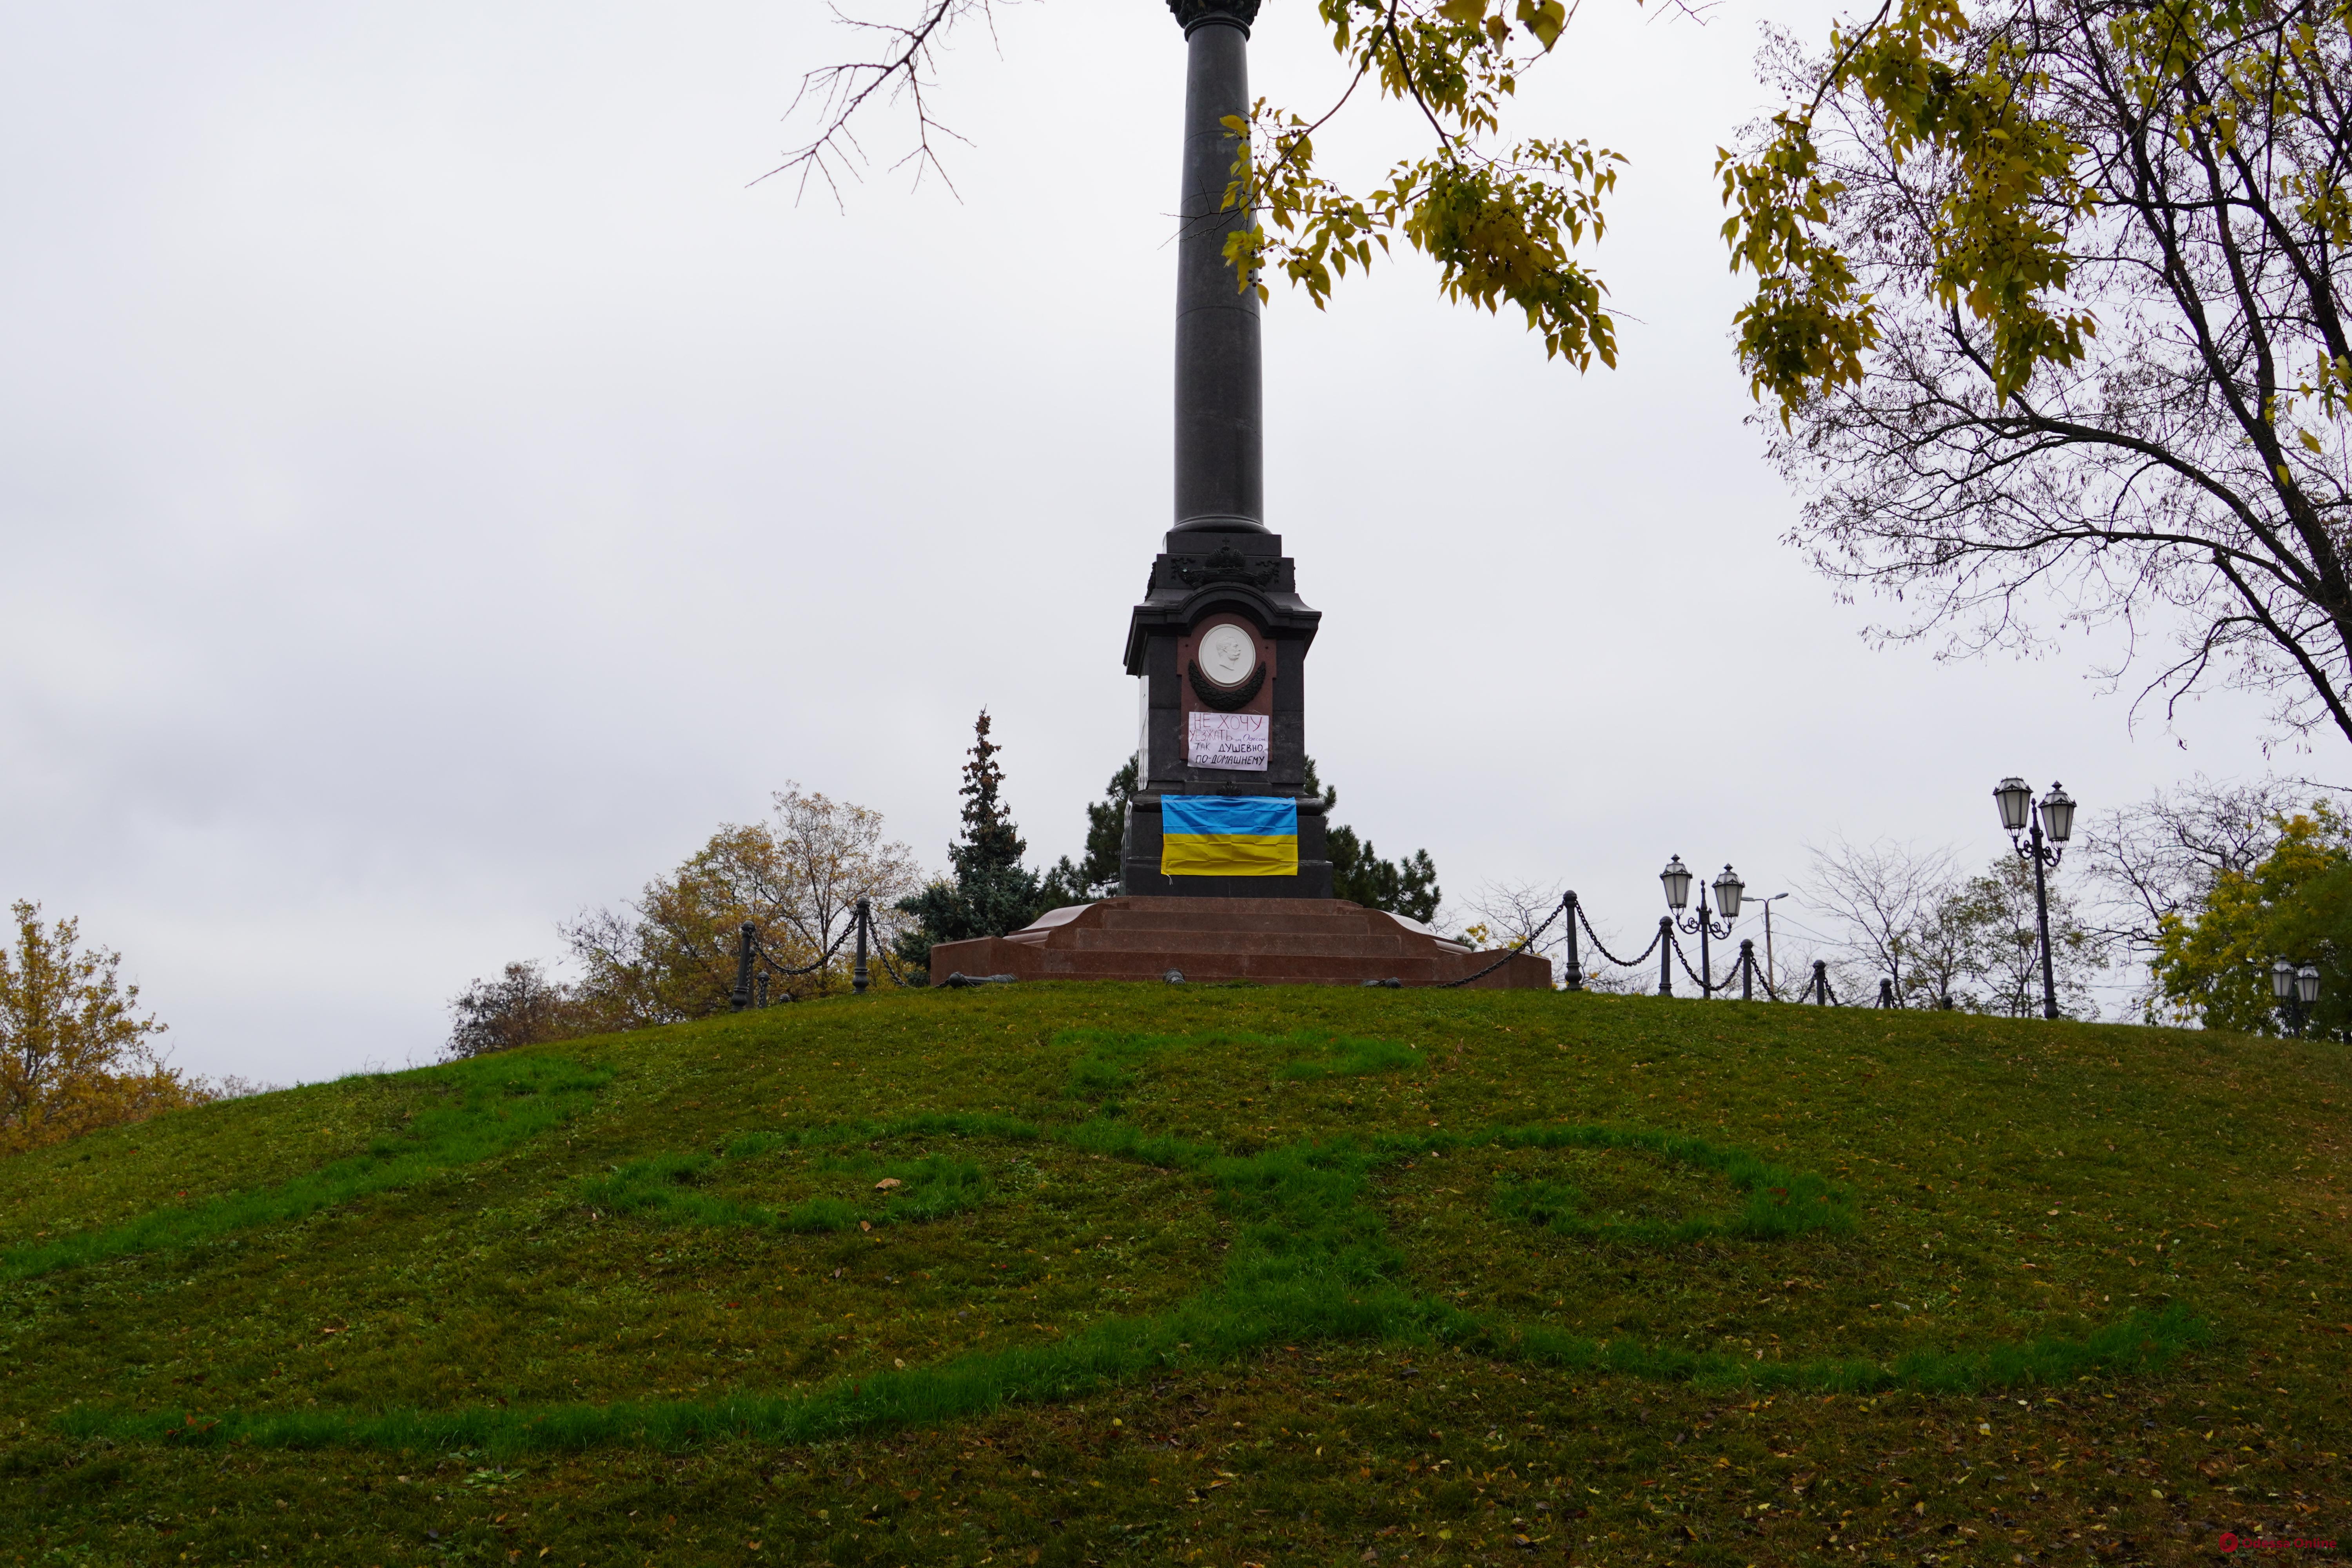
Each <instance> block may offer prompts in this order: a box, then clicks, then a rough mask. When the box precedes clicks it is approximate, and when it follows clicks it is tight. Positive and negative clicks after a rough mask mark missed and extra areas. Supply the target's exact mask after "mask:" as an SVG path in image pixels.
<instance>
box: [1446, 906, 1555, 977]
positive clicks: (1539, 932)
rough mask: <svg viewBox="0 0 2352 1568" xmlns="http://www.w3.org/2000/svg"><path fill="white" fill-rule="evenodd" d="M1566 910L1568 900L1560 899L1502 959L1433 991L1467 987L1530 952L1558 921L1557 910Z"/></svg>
mask: <svg viewBox="0 0 2352 1568" xmlns="http://www.w3.org/2000/svg"><path fill="white" fill-rule="evenodd" d="M1566 908H1568V900H1565V899H1562V900H1560V904H1559V910H1564V909H1566ZM1559 910H1552V912H1551V913H1549V914H1548V915H1546V916H1545V917H1544V923H1543V924H1541V925H1539V926H1538V927H1536V929H1535V930H1533V931H1529V932H1528V936H1527V940H1526V941H1525V942H1520V943H1519V944H1518V945H1517V946H1516V947H1514V948H1512V949H1511V950H1510V952H1507V953H1505V954H1503V956H1502V957H1500V958H1498V959H1496V960H1495V962H1494V963H1490V964H1488V965H1487V966H1486V968H1484V969H1482V970H1480V971H1479V972H1478V973H1475V974H1465V975H1464V976H1463V977H1462V978H1461V979H1459V980H1448V981H1446V982H1444V984H1440V985H1438V986H1436V987H1435V989H1437V990H1439V991H1451V990H1453V989H1454V987H1455V986H1457V985H1467V984H1470V983H1471V982H1472V981H1473V980H1484V979H1486V976H1488V975H1489V974H1492V973H1495V971H1496V970H1497V969H1500V968H1502V967H1503V965H1505V964H1507V963H1510V962H1511V960H1513V959H1515V958H1517V957H1518V956H1519V955H1520V954H1521V953H1523V952H1530V951H1532V950H1533V949H1534V947H1535V945H1536V943H1537V942H1540V941H1542V940H1543V933H1544V932H1546V931H1549V930H1551V922H1552V921H1556V920H1558V919H1559Z"/></svg>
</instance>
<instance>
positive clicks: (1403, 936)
mask: <svg viewBox="0 0 2352 1568" xmlns="http://www.w3.org/2000/svg"><path fill="white" fill-rule="evenodd" d="M1502 956H1503V955H1502V953H1500V952H1473V951H1472V950H1471V949H1469V948H1467V947H1465V946H1464V945H1462V943H1460V942H1449V941H1447V940H1446V939H1445V938H1444V937H1442V936H1439V935H1438V934H1437V933H1436V932H1435V931H1431V930H1430V929H1429V928H1428V927H1427V926H1424V925H1423V924H1421V923H1420V922H1419V921H1411V920H1406V919H1404V918H1402V916H1398V915H1391V914H1387V913H1384V912H1382V911H1381V910H1368V909H1366V908H1364V907H1363V906H1362V905H1361V904H1358V903H1351V902H1349V900H1346V899H1301V898H1296V897H1292V898H1247V897H1225V898H1210V899H1202V898H1197V897H1196V898H1117V899H1105V900H1102V901H1101V902H1099V903H1093V904H1073V905H1070V906H1069V907H1067V908H1066V909H1058V910H1049V911H1047V912H1046V913H1045V914H1043V915H1040V916H1039V917H1038V918H1037V920H1036V921H1034V922H1033V923H1032V924H1030V925H1028V926H1025V927H1024V928H1023V929H1022V930H1020V931H1014V932H1013V934H1012V935H1010V936H991V937H981V938H978V939H976V940H974V941H971V942H940V944H939V945H938V946H936V947H934V948H932V949H931V960H930V971H931V984H934V985H937V984H940V982H941V981H943V980H945V979H946V978H947V977H948V976H949V975H950V974H951V973H964V974H969V975H974V976H978V975H983V974H1010V975H1013V976H1014V977H1015V978H1017V979H1022V980H1160V979H1162V978H1164V977H1165V975H1166V974H1167V972H1168V971H1169V970H1171V969H1173V970H1176V971H1179V972H1180V973H1182V975H1183V976H1184V978H1185V979H1186V980H1187V981H1217V980H1255V981H1258V982H1261V983H1263V984H1269V985H1361V984H1364V983H1365V982H1366V981H1368V980H1399V981H1402V982H1403V983H1404V984H1407V985H1416V986H1420V985H1443V984H1445V983H1446V982H1447V981H1450V980H1459V979H1461V978H1462V977H1463V976H1465V975H1468V974H1475V973H1477V972H1478V971H1479V970H1481V969H1484V968H1486V965H1488V964H1490V963H1494V962H1495V961H1496V959H1497V958H1500V957H1502ZM1472 984H1473V985H1475V986H1476V987H1477V988H1479V989H1481V990H1546V991H1548V990H1549V989H1550V988H1551V961H1550V960H1549V959H1548V958H1540V957H1538V956H1536V955H1534V954H1532V953H1519V954H1517V955H1514V956H1513V957H1512V958H1511V959H1510V961H1509V962H1508V963H1505V964H1503V965H1502V966H1501V967H1500V968H1498V969H1496V971H1495V972H1494V973H1491V974H1488V975H1486V976H1485V977H1483V978H1481V979H1479V980H1476V981H1474V982H1472Z"/></svg>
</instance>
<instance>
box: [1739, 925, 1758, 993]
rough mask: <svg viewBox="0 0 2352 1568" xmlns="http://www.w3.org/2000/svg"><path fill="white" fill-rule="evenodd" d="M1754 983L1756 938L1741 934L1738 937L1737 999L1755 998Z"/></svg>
mask: <svg viewBox="0 0 2352 1568" xmlns="http://www.w3.org/2000/svg"><path fill="white" fill-rule="evenodd" d="M1755 984H1756V940H1755V938H1753V937H1745V936H1743V937H1741V938H1740V939H1739V999H1740V1000H1741V1001H1742V1002H1753V1001H1754V1000H1756V993H1755V991H1754V989H1753V987H1754V985H1755Z"/></svg>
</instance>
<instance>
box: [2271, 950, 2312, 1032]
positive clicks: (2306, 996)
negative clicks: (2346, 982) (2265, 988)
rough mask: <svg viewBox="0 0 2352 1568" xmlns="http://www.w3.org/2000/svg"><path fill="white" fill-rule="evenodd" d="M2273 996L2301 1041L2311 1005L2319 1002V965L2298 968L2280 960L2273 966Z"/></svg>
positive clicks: (2309, 964) (2307, 964)
mask: <svg viewBox="0 0 2352 1568" xmlns="http://www.w3.org/2000/svg"><path fill="white" fill-rule="evenodd" d="M2271 994H2272V995H2273V996H2274V997H2276V998H2277V999H2278V1003H2279V1005H2280V1006H2281V1007H2284V1009H2285V1010H2286V1018H2287V1026H2288V1027H2289V1028H2291V1029H2293V1030H2294V1034H2295V1037H2296V1038H2298V1039H2300V1038H2301V1037H2303V1025H2304V1019H2305V1016H2306V1015H2307V1013H2308V1011H2309V1009H2310V1007H2311V1005H2312V1004H2313V1003H2314V1002H2316V1001H2318V1000H2319V965H2317V964H2315V963H2306V964H2303V965H2301V966H2300V967H2298V966H2296V965H2294V964H2292V963H2288V962H2287V961H2286V960H2285V959H2284V958H2282V959H2280V960H2279V961H2278V962H2277V963H2273V964H2272V965H2271Z"/></svg>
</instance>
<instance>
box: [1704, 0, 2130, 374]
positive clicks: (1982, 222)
mask: <svg viewBox="0 0 2352 1568" xmlns="http://www.w3.org/2000/svg"><path fill="white" fill-rule="evenodd" d="M1830 44H1831V59H1832V63H1831V65H1830V66H1829V68H1828V70H1827V72H1826V75H1825V76H1824V78H1823V79H1822V82H1821V84H1820V91H1819V93H1818V95H1817V97H1816V100H1815V103H1816V104H1819V103H1821V102H1826V101H1830V100H1836V99H1840V98H1846V99H1850V100H1854V101H1856V103H1857V106H1858V108H1859V110H1860V112H1859V113H1858V114H1857V115H1856V116H1855V119H1856V121H1857V122H1858V123H1860V124H1862V125H1864V126H1865V127H1866V128H1867V132H1868V133H1870V134H1874V135H1875V136H1876V137H1877V139H1878V141H1879V142H1880V144H1881V145H1882V147H1883V148H1884V150H1885V152H1886V153H1887V154H1888V155H1889V156H1890V157H1891V159H1892V160H1893V161H1894V162H1895V163H1896V164H1898V165H1899V164H1901V163H1905V162H1907V161H1910V160H1913V159H1917V158H1933V159H1936V160H1939V161H1940V162H1941V163H1942V164H1943V166H1944V168H1945V170H1946V171H1947V172H1948V174H1949V176H1950V177H1949V178H1948V180H1946V181H1945V182H1943V184H1944V194H1943V195H1942V197H1941V205H1940V206H1939V208H1938V210H1937V213H1936V215H1935V218H1934V221H1933V222H1932V223H1931V224H1930V226H1929V233H1930V239H1931V243H1932V245H1933V250H1934V254H1933V257H1932V267H1931V278H1932V287H1933V289H1934V290H1935V292H1936V295H1937V300H1938V301H1939V302H1940V303H1941V304H1942V305H1944V306H1945V307H1946V308H1947V309H1956V308H1961V307H1965V309H1966V310H1968V312H1969V315H1970V316H1972V317H1973V318H1975V320H1976V321H1979V323H1981V324H1982V325H1983V326H1985V327H1986V328H1988V329H1990V341H1991V353H1990V370H1991V374H1992V380H1993V384H1994V388H1995V390H1996V392H1997V393H1998V394H1999V395H2002V396H2004V397H2006V396H2009V395H2014V394H2016V393H2018V392H2020V391H2021V390H2022V389H2023V387H2024V386H2025V384H2026V383H2027V382H2028V381H2029V380H2030V379H2031V378H2032V375H2033V374H2034V372H2035V371H2036V370H2037V369H2039V368H2040V367H2041V366H2042V365H2045V364H2068V363H2074V361H2076V360H2079V359H2080V358H2081V357H2082V356H2083V354H2084V351H2085V346H2086V342H2087V340H2088V339H2089V338H2090V337H2091V336H2092V335H2093V334H2094V333H2095V331H2097V324H2096V322H2095V321H2094V320H2093V319H2092V318H2091V316H2090V315H2089V314H2088V313H2087V312H2083V311H2064V310H2058V309H2053V306H2052V304H2051V303H2050V301H2051V300H2052V299H2053V297H2054V296H2056V295H2058V294H2059V293H2060V292H2061V291H2063V289H2064V288H2065V286H2066V283H2067V280H2068V278H2069V276H2070V274H2071V272H2072V268H2073V259H2072V258H2071V257H2070V256H2069V255H2068V253H2067V249H2066V241H2067V230H2068V226H2070V225H2071V223H2072V222H2073V221H2074V219H2077V218H2079V217H2081V216H2084V215H2085V214H2087V213H2088V212H2089V211H2090V210H2091V209H2092V207H2093V206H2094V205H2095V202H2096V199H2097V198H2096V195H2095V192H2093V191H2092V190H2091V189H2090V187H2089V186H2088V185H2086V184H2084V183H2083V181H2082V180H2081V178H2080V177H2079V176H2078V175H2077V174H2076V165H2077V161H2078V160H2079V159H2080V158H2081V156H2082V155H2083V153H2084V149H2083V148H2082V147H2081V146H2079V145H2078V144H2076V143H2075V142H2074V141H2073V139H2072V138H2071V137H2070V136H2069V135H2068V134H2067V132H2066V130H2065V128H2064V126H2063V125H2062V124H2061V123H2059V121H2057V120H2055V119H2054V118H2045V117H2043V116H2042V115H2040V114H2039V113H2037V112H2036V111H2035V110H2034V107H2033V103H2034V95H2035V93H2036V92H2037V91H2038V90H2039V89H2042V87H2043V86H2045V85H2046V83H2045V82H2044V80H2043V79H2042V77H2040V76H2039V75H2038V74H2037V73H2036V72H2034V71H2033V70H2032V68H2030V65H2029V63H2028V62H2027V61H2026V60H2025V59H2024V58H2023V57H2022V56H2021V54H2019V53H2018V52H2017V51H2014V50H2012V49H2011V47H2009V46H2008V45H2007V44H2006V43H2005V42H2004V41H2003V40H2002V39H2000V38H1999V37H1994V38H1992V39H1991V40H1990V42H1989V43H1986V44H1984V45H1983V46H1982V47H1980V48H1979V49H1978V50H1977V52H1976V58H1970V46H1971V37H1970V32H1969V22H1968V18H1967V16H1966V15H1965V13H1963V12H1962V11H1961V9H1960V7H1959V5H1958V4H1957V3H1955V0H1888V4H1887V5H1886V7H1885V9H1883V10H1882V11H1881V12H1880V13H1879V16H1878V17H1877V18H1876V19H1875V20H1874V21H1873V22H1872V23H1871V24H1870V25H1869V26H1865V27H1864V29H1862V31H1861V32H1859V33H1857V34H1855V35H1853V36H1852V37H1847V36H1845V35H1844V34H1843V32H1842V31H1833V32H1832V35H1831V39H1830ZM1814 112H1815V110H1814V108H1812V107H1807V108H1805V109H1802V110H1790V111H1786V112H1783V113H1781V114H1779V115H1776V116H1775V117H1774V118H1773V119H1772V121H1771V122H1770V126H1771V130H1770V133H1769V135H1768V137H1767V138H1766V140H1765V142H1764V143H1763V145H1762V146H1761V147H1759V148H1758V149H1757V150H1756V151H1755V152H1754V153H1752V154H1750V155H1749V156H1747V157H1744V158H1743V157H1740V156H1738V155H1736V154H1734V153H1729V152H1725V151H1720V150H1718V152H1717V158H1716V167H1717V173H1718V174H1720V175H1721V176H1722V180H1723V200H1724V205H1727V206H1728V207H1730V208H1731V209H1732V216H1731V217H1730V218H1729V219H1728V220H1727V222H1726V223H1725V224H1724V226H1723V234H1724V238H1725V240H1726V242H1727V244H1728V245H1729V247H1730V249H1731V258H1732V269H1733V270H1734V271H1738V270H1739V269H1741V268H1747V269H1748V270H1750V271H1752V272H1754V273H1755V274H1756V278H1757V289H1756V295H1755V298H1754V299H1753V300H1751V301H1750V302H1749V303H1748V305H1746V306H1745V307H1743V308H1742V309H1741V310H1740V311H1739V313H1738V316H1737V317H1736V318H1735V325H1736V327H1737V329H1738V345H1739V354H1740V361H1741V363H1742V365H1743V367H1744V368H1745V369H1746V370H1747V371H1748V374H1749V378H1750V379H1749V386H1750V389H1751V391H1753V393H1754V394H1755V395H1756V396H1757V397H1759V399H1760V398H1762V397H1764V396H1766V395H1770V396H1772V397H1774V398H1776V399H1777V400H1778V401H1779V402H1780V407H1781V414H1782V418H1783V420H1784V421H1785V420H1786V418H1787V416H1788V414H1789V411H1790V409H1791V408H1792V407H1793V406H1795V405H1799V404H1801V403H1802V402H1804V401H1805V400H1806V399H1808V398H1811V397H1814V396H1818V395H1822V394H1824V393H1827V392H1830V391H1832V390H1834V389H1836V388H1837V387H1839V386H1843V385H1853V384H1858V383H1859V382H1860V381H1861V379H1862V376H1863V355H1864V353H1866V352H1867V351H1868V350H1869V349H1870V347H1871V346H1872V345H1873V344H1874V343H1875V342H1877V339H1878V329H1877V324H1876V321H1875V319H1874V310H1873V308H1872V304H1871V300H1870V296H1869V295H1868V294H1867V293H1864V292H1863V291H1862V290H1861V289H1860V288H1859V285H1858V280H1857V279H1856V277H1855V274H1854V271H1853V265H1852V263H1851V262H1850V261H1849V260H1848V258H1846V257H1845V256H1844V254H1843V252H1842V250H1841V249H1840V248H1839V247H1838V245H1837V243H1836V240H1835V238H1834V231H1835V228H1836V226H1837V223H1838V221H1839V219H1840V217H1841V216H1843V206H1842V204H1843V198H1844V197H1845V195H1847V192H1846V189H1845V187H1844V185H1843V184H1842V183H1840V182H1839V181H1837V180H1836V179H1834V178H1832V177H1830V176H1829V175H1827V174H1825V173H1824V172H1823V171H1822V166H1821V158H1820V154H1819V151H1818V149H1817V148H1816V146H1815V144H1814V142H1813V114H1814Z"/></svg>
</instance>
